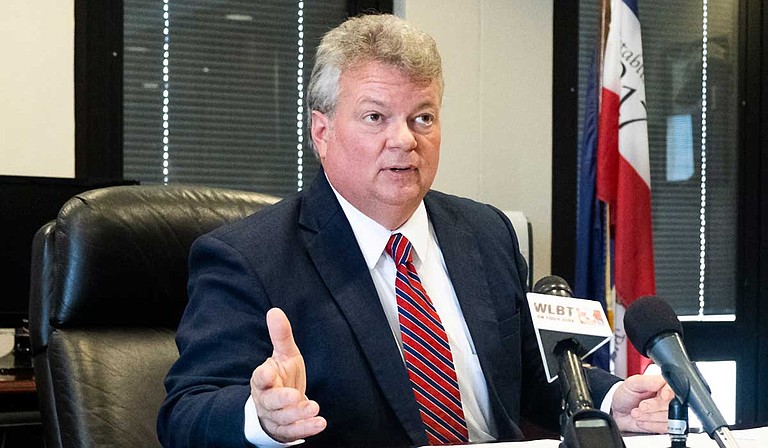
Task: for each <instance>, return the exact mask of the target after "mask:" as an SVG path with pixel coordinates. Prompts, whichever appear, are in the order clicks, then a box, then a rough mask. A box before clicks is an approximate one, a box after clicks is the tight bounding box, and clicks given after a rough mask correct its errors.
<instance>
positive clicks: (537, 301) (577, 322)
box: [528, 292, 612, 383]
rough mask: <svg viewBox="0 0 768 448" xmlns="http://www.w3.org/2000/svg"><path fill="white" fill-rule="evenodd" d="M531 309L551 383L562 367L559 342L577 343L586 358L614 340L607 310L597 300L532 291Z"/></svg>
mask: <svg viewBox="0 0 768 448" xmlns="http://www.w3.org/2000/svg"><path fill="white" fill-rule="evenodd" d="M528 307H529V309H530V312H531V320H532V322H533V328H534V330H535V331H536V339H537V341H538V344H539V351H540V353H541V359H542V361H543V362H544V371H545V373H546V374H547V381H549V382H550V383H551V382H552V381H554V380H555V379H557V372H558V368H559V365H558V359H557V355H556V354H555V347H556V346H557V344H558V343H559V342H561V341H565V340H568V339H572V340H574V341H575V342H576V343H577V345H578V346H579V348H580V353H578V355H579V356H580V357H581V358H582V359H583V358H584V357H585V356H588V355H590V354H591V353H593V352H594V351H595V350H597V349H598V348H600V347H602V346H603V345H605V344H606V343H608V342H609V341H610V340H611V336H612V332H611V327H610V325H609V324H608V319H607V317H606V315H605V311H604V310H603V307H602V306H601V305H600V303H599V302H596V301H594V300H586V299H574V298H571V297H559V296H552V295H547V294H537V293H533V292H529V293H528Z"/></svg>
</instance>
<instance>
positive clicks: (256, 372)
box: [158, 15, 671, 447]
mask: <svg viewBox="0 0 768 448" xmlns="http://www.w3.org/2000/svg"><path fill="white" fill-rule="evenodd" d="M442 93H443V81H442V68H441V63H440V57H439V54H438V53H437V49H436V45H435V43H434V41H433V40H432V38H431V37H429V36H428V35H426V34H425V33H422V32H420V31H418V30H416V29H414V28H413V27H412V26H410V25H409V24H407V23H406V22H404V21H402V20H400V19H397V18H395V17H393V16H386V15H384V16H366V17H362V18H355V19H351V20H349V21H347V22H345V23H344V24H342V25H341V26H339V27H338V28H336V29H334V30H332V31H331V32H329V33H328V34H326V36H325V37H324V38H323V41H322V43H321V45H320V47H319V48H318V53H317V57H316V63H315V68H314V70H313V72H312V78H311V81H310V86H309V92H308V102H309V107H310V110H311V115H312V116H311V131H312V141H313V144H314V148H315V151H316V154H317V155H318V156H319V158H320V160H321V162H322V166H323V170H321V172H320V173H319V174H318V175H317V177H316V179H315V181H314V182H313V184H312V185H311V186H310V187H309V188H308V189H306V190H304V191H302V192H300V193H297V194H295V195H293V196H291V197H288V198H286V199H285V200H283V201H282V202H280V203H279V204H276V205H275V206H273V207H270V208H268V209H266V210H264V211H262V212H260V213H257V214H255V215H253V216H251V217H249V218H247V219H245V220H243V221H240V222H238V223H235V224H232V225H229V226H226V227H223V228H221V229H218V230H216V231H214V232H212V233H210V234H208V235H205V236H203V237H201V238H200V239H199V240H198V241H196V243H195V244H194V246H193V248H192V252H191V255H190V285H189V296H190V299H189V305H188V306H187V309H186V311H185V314H184V317H183V319H182V321H181V323H180V325H179V329H178V333H177V334H178V336H177V342H178V346H179V352H180V358H179V360H178V361H177V362H176V363H175V365H174V366H173V367H172V369H171V371H170V372H169V374H168V377H167V379H166V388H167V391H168V396H167V399H166V401H165V403H164V404H163V407H162V408H161V410H160V414H159V418H158V433H159V437H160V440H161V442H162V443H163V444H164V445H165V446H166V447H171V446H183V447H191V446H247V445H248V444H249V442H250V443H252V444H256V445H264V446H280V445H282V444H284V443H293V442H296V441H298V440H300V439H305V441H304V443H305V445H307V446H361V447H362V446H365V447H371V446H414V445H423V444H427V443H432V444H438V443H456V442H462V441H467V440H468V441H472V442H476V441H485V440H500V439H518V438H520V437H522V434H521V432H520V429H519V427H518V423H519V421H520V419H521V417H524V418H527V419H529V420H531V421H533V422H536V423H538V424H540V425H543V426H545V427H549V428H551V429H555V428H557V418H558V414H559V404H560V391H559V389H558V385H557V383H553V384H548V383H547V382H546V379H545V375H544V371H543V366H542V362H541V359H540V356H539V352H538V348H537V343H536V338H535V334H534V332H533V329H532V325H531V321H530V315H529V313H528V309H527V303H526V299H525V279H526V266H525V262H524V260H523V258H522V256H521V255H520V252H519V250H518V242H517V238H516V236H515V232H514V229H513V227H512V225H511V224H510V222H509V220H508V219H507V218H506V217H505V215H504V214H503V213H501V212H500V211H499V210H497V209H495V208H493V207H491V206H489V205H484V204H480V203H477V202H474V201H471V200H469V199H463V198H458V197H455V196H450V195H446V194H442V193H439V192H435V191H430V186H431V185H432V181H433V180H434V177H435V174H436V171H437V165H438V159H439V148H440V106H441V101H442ZM398 248H406V249H405V252H402V251H400V249H398ZM409 251H410V252H409ZM403 253H405V254H408V253H411V257H412V259H411V258H408V260H407V261H406V260H405V259H406V258H407V256H404V257H403V259H402V260H400V254H403ZM395 258H398V261H397V262H396V261H395ZM416 271H417V272H418V273H417V272H416ZM414 278H415V279H416V280H415V282H414V283H410V282H412V281H414V280H413V279H414ZM396 279H397V280H396ZM398 282H399V283H398ZM403 291H410V292H406V293H405V294H406V295H408V296H409V297H410V295H409V294H411V293H414V294H415V295H417V296H419V297H421V298H422V300H423V302H424V303H425V306H426V310H424V311H418V312H419V313H421V312H423V313H424V314H425V315H428V316H429V319H431V321H430V323H429V324H428V326H429V328H430V330H429V331H425V332H424V334H427V333H430V336H429V337H430V338H432V336H434V338H433V339H435V341H437V342H436V343H437V344H443V347H442V348H439V349H435V348H434V346H433V345H431V344H433V343H432V342H424V341H426V340H427V339H428V338H427V336H424V334H422V333H419V331H420V330H416V333H418V334H417V335H416V336H415V337H414V336H412V330H413V327H409V319H413V317H412V316H411V315H410V314H408V313H407V312H406V311H407V310H404V309H405V308H408V307H409V306H411V305H409V304H408V303H407V301H405V302H404V300H406V299H404V298H403V295H402V294H403ZM414 314H416V313H415V312H414ZM418 325H422V324H417V326H418ZM418 328H421V327H418ZM425 328H426V327H425ZM433 330H434V331H433ZM432 333H434V334H432ZM422 336H424V337H423V338H422ZM414 340H416V341H417V345H418V344H421V345H422V346H423V347H422V348H425V349H426V350H427V351H429V350H438V351H440V353H441V354H443V355H445V356H444V358H445V359H447V361H444V362H442V364H441V365H440V366H437V367H436V366H434V365H433V364H434V363H432V364H430V363H427V362H423V361H421V360H423V359H426V358H429V359H430V360H431V359H432V358H431V355H429V354H426V355H424V357H425V358H421V357H420V356H421V354H418V355H414V353H416V352H418V350H420V349H415V348H414V347H413V346H414ZM414 350H416V352H414ZM430 353H431V352H430ZM435 358H437V357H435ZM441 359H443V358H441ZM420 362H422V364H419V363H420ZM424 372H432V373H435V374H436V375H437V376H436V377H434V378H437V379H434V378H433V377H429V380H424V378H426V377H421V376H420V375H423V374H424ZM427 375H428V376H429V375H430V374H429V373H427ZM588 377H589V381H590V386H591V389H592V394H593V397H594V398H595V400H596V402H597V403H601V402H605V404H606V406H610V408H611V410H612V412H613V415H614V418H615V419H616V421H617V423H618V425H619V426H620V427H621V428H622V429H625V430H634V431H652V432H663V431H665V430H666V409H667V404H668V402H669V399H671V391H670V390H669V389H668V386H665V383H664V381H663V380H662V379H661V378H660V377H650V376H649V377H631V378H628V379H627V380H625V381H624V382H619V379H618V378H615V377H613V376H611V375H610V374H608V373H606V372H603V371H600V370H598V369H589V371H588ZM433 379H434V381H435V382H437V383H439V384H438V386H435V387H433V386H430V384H431V381H433ZM434 391H437V392H436V394H437V395H440V396H439V397H435V396H433V395H434V394H433V392H434ZM446 391H448V392H446ZM442 400H447V401H442ZM451 402H452V403H454V404H456V406H457V408H456V409H450V406H451V404H450V403H451ZM425 403H426V404H425ZM446 403H448V404H446ZM448 420H450V421H448Z"/></svg>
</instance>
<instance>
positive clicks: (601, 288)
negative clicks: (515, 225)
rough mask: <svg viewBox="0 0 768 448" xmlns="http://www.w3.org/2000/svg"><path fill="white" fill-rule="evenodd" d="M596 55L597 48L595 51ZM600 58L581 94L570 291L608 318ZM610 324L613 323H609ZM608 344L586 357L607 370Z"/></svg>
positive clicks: (608, 358) (608, 365)
mask: <svg viewBox="0 0 768 448" xmlns="http://www.w3.org/2000/svg"><path fill="white" fill-rule="evenodd" d="M595 53H596V55H597V52H595ZM598 61H599V58H596V59H595V61H594V63H593V64H591V65H590V69H589V77H588V79H587V89H586V92H585V94H584V124H583V125H582V141H581V145H580V146H579V158H578V163H579V169H578V194H577V199H576V209H577V213H576V266H575V268H576V269H575V271H574V272H575V278H574V282H573V292H574V294H575V296H576V297H583V298H589V299H592V300H596V301H598V302H600V303H601V304H602V305H603V309H605V311H606V315H607V317H608V320H609V321H610V322H612V316H611V314H610V312H609V308H608V306H607V303H606V301H605V299H606V288H605V285H606V280H605V266H606V261H607V260H606V257H605V254H606V250H605V206H604V205H603V203H602V202H600V201H599V200H598V199H597V194H596V192H595V188H596V184H595V179H596V178H595V175H596V172H597V119H598V110H599V103H600V99H599V97H598V92H599V88H598V76H597V67H598V64H599V62H598ZM611 328H613V324H612V323H611ZM610 352H611V351H610V346H609V345H604V346H602V347H600V348H599V349H598V350H597V351H595V353H593V354H592V355H591V357H590V358H589V362H590V363H591V364H593V365H595V366H597V367H600V368H602V369H604V370H609V369H610V366H611V362H610V354H611V353H610Z"/></svg>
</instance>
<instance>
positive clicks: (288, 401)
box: [254, 387, 311, 417]
mask: <svg viewBox="0 0 768 448" xmlns="http://www.w3.org/2000/svg"><path fill="white" fill-rule="evenodd" d="M254 400H256V402H255V403H256V410H257V411H259V410H264V411H268V412H271V411H275V410H279V409H283V408H286V407H290V406H298V405H299V404H302V403H303V402H305V401H309V400H307V398H306V397H305V396H304V395H302V394H301V393H300V392H299V391H297V390H296V389H294V388H292V387H278V388H273V389H269V390H265V391H263V392H261V393H260V394H259V395H258V396H254ZM259 415H261V414H259ZM308 416H309V417H311V415H308Z"/></svg>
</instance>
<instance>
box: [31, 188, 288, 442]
mask: <svg viewBox="0 0 768 448" xmlns="http://www.w3.org/2000/svg"><path fill="white" fill-rule="evenodd" d="M276 201H277V198H275V197H273V196H268V195H262V194H258V193H250V192H243V191H234V190H225V189H217V188H208V187H200V186H121V187H109V188H103V189H98V190H92V191H88V192H85V193H82V194H79V195H76V196H74V197H73V198H72V199H70V200H69V201H68V202H67V203H66V204H65V205H64V207H62V209H61V211H60V213H59V215H58V217H57V219H56V221H55V222H51V223H48V224H46V225H45V226H43V227H42V228H41V229H40V230H39V231H38V233H37V234H36V236H35V240H34V241H33V254H32V271H31V287H30V336H31V343H32V354H33V364H34V367H35V379H36V383H37V387H38V394H39V396H40V399H41V416H42V419H43V425H44V427H45V437H46V444H47V446H49V447H54V446H63V447H92V446H105V447H106V446H109V447H152V446H159V443H158V441H157V436H156V432H155V422H156V415H157V410H158V408H159V406H160V404H161V402H162V400H163V398H164V396H165V391H164V388H163V379H164V377H165V374H166V373H167V371H168V369H169V368H170V366H171V364H172V363H173V362H174V360H175V359H176V358H177V357H178V352H177V349H176V345H175V342H174V335H175V329H176V325H177V324H178V321H179V319H180V317H181V314H182V312H183V310H184V307H185V306H186V303H187V289H186V288H187V257H188V254H189V248H190V246H191V244H192V242H193V241H194V239H195V238H197V237H198V236H199V235H201V234H203V233H206V232H208V231H210V230H212V229H214V228H216V227H219V226H221V225H223V224H225V223H227V222H230V221H234V220H237V219H240V218H243V217H245V216H247V215H249V214H251V213H253V212H255V211H257V210H259V209H261V208H263V207H264V206H266V205H269V204H272V203H274V202H276Z"/></svg>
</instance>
